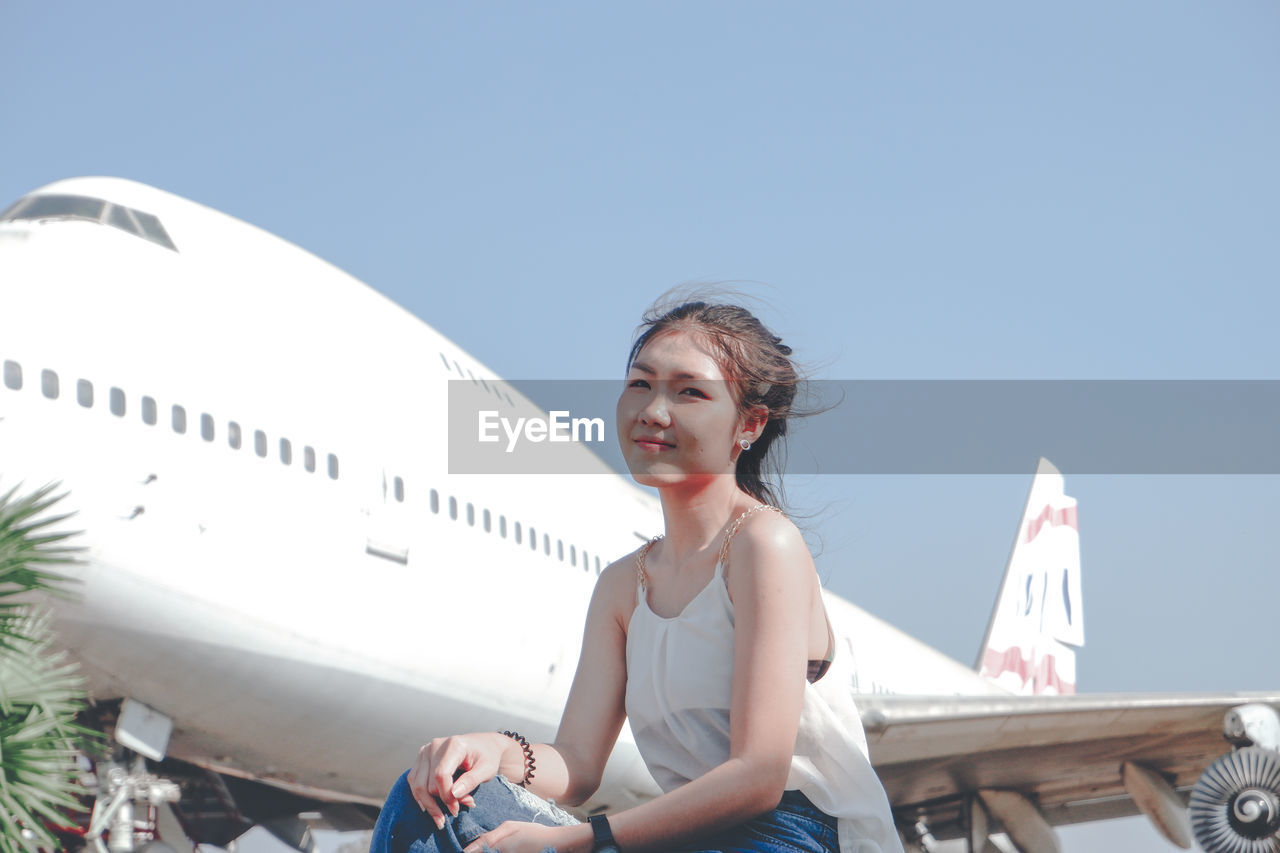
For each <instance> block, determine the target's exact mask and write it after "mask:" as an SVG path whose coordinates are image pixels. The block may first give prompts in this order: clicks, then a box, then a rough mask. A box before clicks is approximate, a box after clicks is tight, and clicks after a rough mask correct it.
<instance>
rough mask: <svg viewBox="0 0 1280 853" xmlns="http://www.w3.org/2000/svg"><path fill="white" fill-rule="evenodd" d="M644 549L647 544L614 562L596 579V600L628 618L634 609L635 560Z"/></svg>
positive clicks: (636, 574) (635, 585) (635, 586)
mask: <svg viewBox="0 0 1280 853" xmlns="http://www.w3.org/2000/svg"><path fill="white" fill-rule="evenodd" d="M645 547H647V544H646V545H641V546H640V547H639V548H636V549H635V550H634V551H632V552H631V553H629V554H627V555H625V556H623V557H619V558H618V559H616V560H614V561H613V562H612V563H610V564H609V565H607V566H605V568H604V570H603V571H601V572H600V576H599V577H598V578H596V591H595V596H596V598H597V599H599V600H602V601H603V602H604V603H606V604H608V605H609V606H610V607H611V608H616V609H618V611H619V613H620V615H624V616H628V617H629V616H630V615H631V611H632V610H634V609H635V607H636V603H637V598H636V590H637V588H638V578H639V574H638V569H637V565H638V564H637V559H638V557H639V555H640V551H641V549H642V548H645Z"/></svg>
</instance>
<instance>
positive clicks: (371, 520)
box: [364, 468, 409, 565]
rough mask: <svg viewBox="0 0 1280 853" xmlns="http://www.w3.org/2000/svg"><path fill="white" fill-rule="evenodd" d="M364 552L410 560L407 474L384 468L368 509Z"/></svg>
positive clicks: (395, 559) (403, 560)
mask: <svg viewBox="0 0 1280 853" xmlns="http://www.w3.org/2000/svg"><path fill="white" fill-rule="evenodd" d="M365 512H366V514H367V516H368V518H367V521H366V538H365V547H364V550H365V553H366V554H370V555H372V556H374V557H381V558H382V559H384V560H391V561H392V562H396V563H403V564H406V565H407V564H408V562H409V523H408V522H409V519H408V513H407V512H406V510H405V486H404V478H402V477H399V476H397V475H395V474H393V473H391V472H389V471H387V470H386V469H385V468H384V469H382V479H381V481H380V482H379V483H377V484H376V486H375V489H374V491H373V493H372V494H371V495H370V498H369V505H368V507H367V508H366V509H365Z"/></svg>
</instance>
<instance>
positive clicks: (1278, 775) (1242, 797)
mask: <svg viewBox="0 0 1280 853" xmlns="http://www.w3.org/2000/svg"><path fill="white" fill-rule="evenodd" d="M1191 826H1192V828H1193V829H1194V830H1195V834H1196V841H1198V842H1199V843H1200V846H1201V847H1202V848H1204V850H1205V851H1206V853H1280V753H1277V752H1274V751H1273V750H1270V749H1265V748H1263V747H1258V746H1247V747H1244V748H1242V749H1237V750H1236V751H1235V752H1229V753H1227V754H1226V755H1224V756H1222V757H1221V758H1219V759H1218V760H1217V761H1215V762H1214V763H1213V764H1211V765H1209V768H1208V769H1207V770H1205V771H1204V774H1203V775H1202V776H1201V777H1200V781H1198V782H1196V786H1195V788H1194V789H1192V791H1191Z"/></svg>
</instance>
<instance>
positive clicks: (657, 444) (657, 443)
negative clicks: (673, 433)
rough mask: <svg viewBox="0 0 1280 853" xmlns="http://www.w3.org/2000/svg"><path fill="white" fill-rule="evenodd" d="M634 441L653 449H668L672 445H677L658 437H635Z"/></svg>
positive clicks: (640, 445)
mask: <svg viewBox="0 0 1280 853" xmlns="http://www.w3.org/2000/svg"><path fill="white" fill-rule="evenodd" d="M632 443H634V444H636V445H638V446H639V447H643V448H646V449H652V450H667V449H670V448H672V447H675V445H674V444H672V443H671V442H669V441H663V440H661V439H658V438H637V439H633V440H632Z"/></svg>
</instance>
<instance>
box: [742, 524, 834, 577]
mask: <svg viewBox="0 0 1280 853" xmlns="http://www.w3.org/2000/svg"><path fill="white" fill-rule="evenodd" d="M724 556H725V563H726V568H729V567H733V569H734V570H735V571H734V572H730V574H734V573H737V574H739V575H742V574H744V573H746V574H750V575H756V574H758V573H761V572H766V573H769V574H783V575H793V574H806V575H807V574H811V573H813V572H814V565H813V555H812V554H810V553H809V546H808V545H807V544H806V543H805V541H804V534H803V533H801V531H800V528H799V527H797V526H796V524H795V522H793V521H792V520H791V519H790V518H787V516H786V515H784V514H783V512H782V511H781V510H778V511H776V512H752V514H751V516H750V517H748V518H744V519H743V520H742V524H741V526H740V527H739V528H738V529H737V530H736V531H734V532H733V534H732V536H730V537H729V541H728V543H727V548H726V553H725V555H724Z"/></svg>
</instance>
